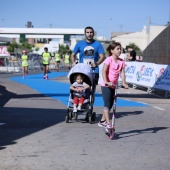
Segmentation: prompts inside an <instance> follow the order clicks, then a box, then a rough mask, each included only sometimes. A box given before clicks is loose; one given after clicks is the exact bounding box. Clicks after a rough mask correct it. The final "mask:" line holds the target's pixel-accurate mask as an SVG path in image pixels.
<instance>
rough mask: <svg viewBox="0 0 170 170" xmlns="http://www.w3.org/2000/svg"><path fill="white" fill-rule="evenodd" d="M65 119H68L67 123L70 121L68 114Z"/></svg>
mask: <svg viewBox="0 0 170 170" xmlns="http://www.w3.org/2000/svg"><path fill="white" fill-rule="evenodd" d="M65 120H66V123H68V122H69V117H68V115H66V117H65Z"/></svg>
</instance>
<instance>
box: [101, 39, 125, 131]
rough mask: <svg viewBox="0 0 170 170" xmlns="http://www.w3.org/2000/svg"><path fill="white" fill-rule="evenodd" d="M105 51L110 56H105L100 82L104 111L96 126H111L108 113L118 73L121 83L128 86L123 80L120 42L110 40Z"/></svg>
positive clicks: (123, 72)
mask: <svg viewBox="0 0 170 170" xmlns="http://www.w3.org/2000/svg"><path fill="white" fill-rule="evenodd" d="M107 51H108V53H109V56H110V57H107V58H106V59H105V61H104V65H103V70H102V77H103V80H102V82H101V91H102V96H103V101H104V112H103V116H102V119H101V120H100V121H99V123H98V126H100V127H106V128H111V125H110V118H109V113H110V110H111V108H112V105H113V100H114V99H113V96H114V94H115V85H117V82H118V79H119V74H120V73H121V76H122V85H123V86H124V87H125V88H128V85H127V84H126V81H125V70H124V68H125V62H124V60H122V59H121V58H119V56H120V54H121V44H120V43H118V42H112V43H111V44H110V45H109V46H108V48H107Z"/></svg>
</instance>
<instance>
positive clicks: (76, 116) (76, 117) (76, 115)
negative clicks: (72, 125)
mask: <svg viewBox="0 0 170 170" xmlns="http://www.w3.org/2000/svg"><path fill="white" fill-rule="evenodd" d="M74 114H75V121H77V119H78V114H77V112H76V113H74Z"/></svg>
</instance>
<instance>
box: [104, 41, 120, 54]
mask: <svg viewBox="0 0 170 170" xmlns="http://www.w3.org/2000/svg"><path fill="white" fill-rule="evenodd" d="M117 46H120V47H121V44H120V43H119V42H116V41H112V42H111V43H110V45H109V46H108V47H107V52H108V53H109V56H111V55H112V53H111V50H114V49H115V48H116V47H117Z"/></svg>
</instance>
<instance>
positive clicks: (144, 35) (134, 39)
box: [112, 26, 167, 51]
mask: <svg viewBox="0 0 170 170" xmlns="http://www.w3.org/2000/svg"><path fill="white" fill-rule="evenodd" d="M166 27H167V26H150V32H149V34H148V32H147V29H146V26H144V27H143V29H142V31H141V32H134V33H129V34H124V35H120V36H117V37H114V38H112V40H115V41H117V42H120V43H121V45H122V46H123V47H124V48H125V47H126V46H127V45H129V43H135V44H136V45H137V46H138V47H139V48H140V49H141V50H142V51H143V50H144V49H145V48H146V47H147V46H148V44H149V43H151V41H153V39H154V38H156V37H157V36H158V35H159V34H160V33H161V32H162V31H163V30H164V29H165V28H166Z"/></svg>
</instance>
